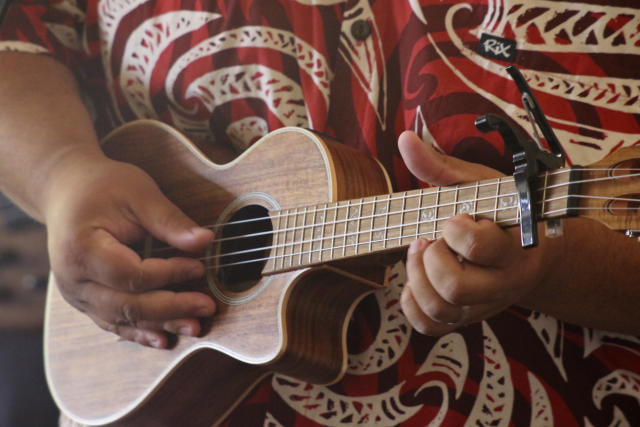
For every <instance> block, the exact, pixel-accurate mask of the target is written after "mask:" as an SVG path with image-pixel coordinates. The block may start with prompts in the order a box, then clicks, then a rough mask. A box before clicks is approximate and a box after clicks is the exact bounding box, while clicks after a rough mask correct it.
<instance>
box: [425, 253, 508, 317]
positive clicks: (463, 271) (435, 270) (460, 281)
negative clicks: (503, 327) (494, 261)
mask: <svg viewBox="0 0 640 427" xmlns="http://www.w3.org/2000/svg"><path fill="white" fill-rule="evenodd" d="M424 265H425V269H426V272H427V277H428V279H429V281H430V282H431V285H432V286H433V288H434V289H435V291H436V292H437V293H438V295H440V297H441V298H442V299H444V300H445V301H447V302H448V303H450V304H453V305H457V306H467V305H478V304H491V303H496V302H499V301H503V300H505V299H506V297H507V294H508V289H507V288H506V286H505V284H504V281H505V279H504V271H502V270H500V269H497V268H491V267H482V266H477V265H474V264H472V263H471V262H466V261H464V260H463V262H460V260H459V259H458V256H457V254H456V253H454V252H453V251H452V250H451V249H450V248H449V246H447V243H446V242H445V241H444V240H438V241H436V242H434V243H433V244H431V246H429V248H428V249H427V251H426V252H425V258H424Z"/></svg>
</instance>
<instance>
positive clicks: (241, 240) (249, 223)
mask: <svg viewBox="0 0 640 427" xmlns="http://www.w3.org/2000/svg"><path fill="white" fill-rule="evenodd" d="M277 209H279V205H278V203H277V202H276V201H275V199H273V198H272V197H271V196H269V195H268V194H265V193H249V194H245V195H244V196H242V197H240V198H238V199H236V200H234V201H233V202H232V203H231V204H229V206H227V207H226V208H225V210H224V211H223V212H222V213H221V214H220V215H219V217H218V220H217V222H216V223H215V225H214V232H215V236H216V237H215V239H214V241H213V243H212V244H210V245H209V247H208V248H207V254H206V261H205V267H206V271H207V284H208V285H209V289H210V290H211V292H212V293H213V295H214V297H215V298H216V299H217V300H219V301H220V302H222V303H224V304H228V305H241V304H245V303H247V302H249V301H251V300H253V299H254V298H256V297H257V296H258V295H260V293H262V292H263V291H264V290H265V289H266V288H267V287H268V286H269V283H270V282H271V278H270V277H262V269H263V267H264V265H265V264H266V262H267V259H268V257H269V255H270V253H271V246H272V244H273V224H272V223H271V218H270V217H269V210H277Z"/></svg>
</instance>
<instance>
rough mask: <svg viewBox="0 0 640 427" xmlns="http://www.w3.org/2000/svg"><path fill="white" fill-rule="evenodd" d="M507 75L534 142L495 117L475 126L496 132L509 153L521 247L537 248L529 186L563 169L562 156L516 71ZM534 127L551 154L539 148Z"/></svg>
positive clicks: (533, 197)
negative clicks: (519, 97) (519, 95)
mask: <svg viewBox="0 0 640 427" xmlns="http://www.w3.org/2000/svg"><path fill="white" fill-rule="evenodd" d="M507 72H508V73H509V75H510V76H511V78H512V79H513V80H514V81H515V83H516V86H517V87H518V90H519V91H520V93H522V104H523V106H524V109H525V111H526V112H527V115H528V116H529V121H530V122H531V125H532V126H533V135H534V138H535V141H534V140H531V139H526V138H525V137H523V136H522V134H521V133H520V132H518V130H517V129H516V128H515V127H514V126H513V125H512V124H511V123H509V122H508V121H507V119H505V118H503V117H501V116H497V115H495V114H487V115H486V116H482V117H479V118H478V119H476V122H475V125H476V127H477V128H478V130H480V131H481V132H483V133H488V132H491V131H494V130H497V131H498V132H500V135H501V136H502V139H503V140H504V142H505V145H506V146H507V148H508V149H509V150H511V152H512V153H513V163H514V165H515V172H514V174H513V177H514V180H515V183H516V189H517V190H518V196H519V198H520V238H521V242H522V247H523V248H532V247H535V246H537V245H538V228H537V216H536V212H535V211H534V208H535V206H536V202H537V195H536V194H535V193H534V192H533V191H532V183H533V181H534V180H535V179H536V178H537V177H538V174H539V173H540V172H542V171H548V170H553V169H559V168H561V167H563V166H564V164H565V154H564V151H563V150H562V146H561V145H560V142H559V141H558V138H556V135H555V134H554V133H553V129H551V126H550V125H549V122H548V121H547V118H546V117H545V115H544V113H543V112H542V109H541V108H540V106H539V105H538V101H536V98H535V97H534V96H533V93H532V92H531V88H530V87H529V85H528V84H527V82H526V81H525V79H524V77H523V76H522V74H521V73H520V70H518V69H517V68H516V67H514V66H509V67H507ZM536 126H537V127H536ZM538 128H539V129H540V131H541V132H542V135H543V136H544V138H545V139H546V141H547V143H548V144H549V147H550V148H551V151H549V150H546V149H545V148H544V147H543V146H542V143H541V142H540V138H539V135H538V130H537V129H538Z"/></svg>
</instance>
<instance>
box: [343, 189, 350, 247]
mask: <svg viewBox="0 0 640 427" xmlns="http://www.w3.org/2000/svg"><path fill="white" fill-rule="evenodd" d="M350 209H351V200H347V209H346V210H345V213H344V245H343V246H342V256H343V257H344V256H345V255H346V254H347V247H346V246H347V233H348V232H349V210H350Z"/></svg>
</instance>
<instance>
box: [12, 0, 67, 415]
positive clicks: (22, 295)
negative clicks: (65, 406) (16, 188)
mask: <svg viewBox="0 0 640 427" xmlns="http://www.w3.org/2000/svg"><path fill="white" fill-rule="evenodd" d="M10 1H11V0H0V24H1V23H2V21H3V18H4V16H5V15H4V12H5V11H6V8H7V6H8V3H10ZM6 143H8V142H7V141H0V144H6ZM48 270H49V266H48V261H47V253H46V234H45V230H44V227H42V225H40V224H38V223H36V222H35V221H33V220H31V219H29V218H28V217H27V216H26V215H25V214H24V213H23V212H22V211H20V209H18V208H17V207H16V206H14V205H13V204H12V203H11V202H10V201H9V200H8V199H7V198H6V197H4V195H2V194H1V193H0V427H22V426H25V427H31V426H34V427H48V426H56V425H57V423H58V411H57V409H56V407H55V405H54V403H53V400H52V399H51V396H50V394H49V391H48V389H47V385H46V381H45V378H44V366H43V357H42V323H43V316H44V304H45V294H46V286H47V275H48Z"/></svg>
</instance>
